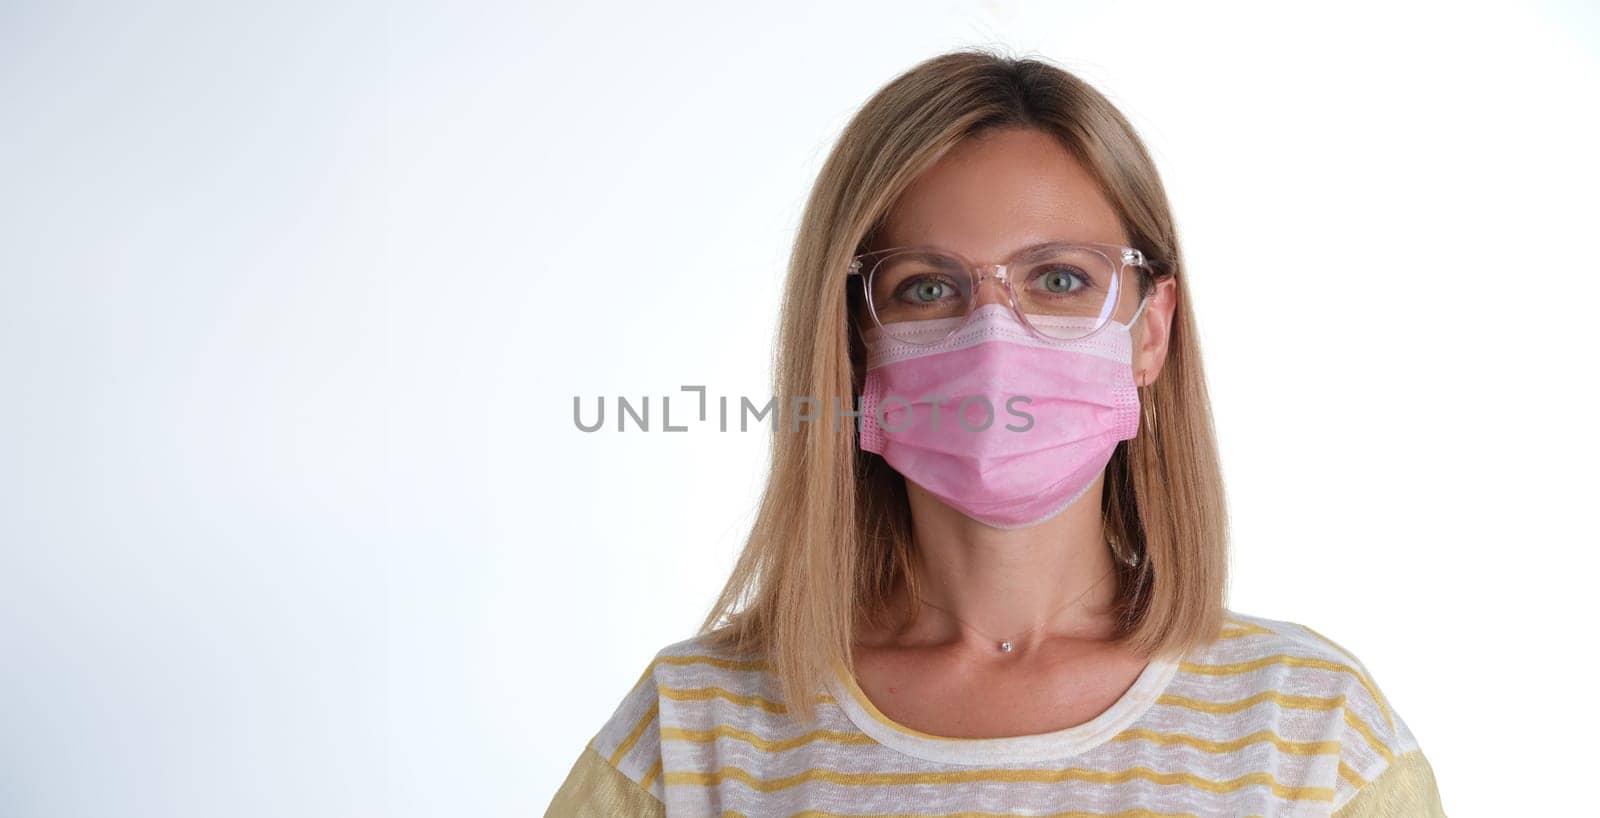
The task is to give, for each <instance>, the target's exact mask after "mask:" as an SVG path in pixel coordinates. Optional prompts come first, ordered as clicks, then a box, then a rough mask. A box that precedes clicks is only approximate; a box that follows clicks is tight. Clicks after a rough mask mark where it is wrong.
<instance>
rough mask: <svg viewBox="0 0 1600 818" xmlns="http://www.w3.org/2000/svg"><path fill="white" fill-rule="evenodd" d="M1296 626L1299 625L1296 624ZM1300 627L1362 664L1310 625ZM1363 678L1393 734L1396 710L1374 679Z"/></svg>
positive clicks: (1363, 676)
mask: <svg viewBox="0 0 1600 818" xmlns="http://www.w3.org/2000/svg"><path fill="white" fill-rule="evenodd" d="M1296 624H1299V623H1296ZM1300 627H1302V628H1305V629H1306V632H1307V633H1310V634H1311V635H1312V636H1315V637H1317V638H1318V639H1321V640H1322V641H1324V642H1327V643H1328V644H1329V645H1331V646H1332V647H1333V649H1334V650H1337V651H1339V652H1340V653H1342V654H1344V655H1346V656H1348V657H1350V661H1351V662H1353V663H1356V664H1360V660H1358V659H1356V657H1355V654H1353V653H1351V652H1350V651H1348V650H1345V649H1344V648H1343V647H1341V646H1340V645H1339V643H1338V642H1335V641H1333V640H1332V639H1329V638H1328V637H1326V636H1323V635H1322V634H1320V633H1317V632H1316V631H1314V630H1312V629H1311V626H1310V625H1300ZM1361 676H1362V681H1363V683H1365V684H1366V685H1367V689H1368V690H1369V691H1371V692H1372V694H1373V697H1374V698H1376V699H1377V702H1378V709H1379V710H1381V711H1383V720H1384V721H1385V722H1387V723H1388V725H1389V730H1390V731H1391V732H1393V731H1394V710H1393V709H1392V708H1390V707H1389V700H1388V699H1387V698H1385V697H1384V695H1383V691H1382V690H1379V689H1378V686H1377V685H1376V684H1373V683H1372V679H1371V678H1370V677H1368V676H1367V675H1366V674H1364V673H1363V674H1362V675H1361Z"/></svg>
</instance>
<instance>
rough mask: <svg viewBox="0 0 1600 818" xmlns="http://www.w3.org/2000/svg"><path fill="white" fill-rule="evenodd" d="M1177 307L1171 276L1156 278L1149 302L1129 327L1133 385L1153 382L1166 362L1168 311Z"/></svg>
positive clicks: (1176, 296) (1168, 332)
mask: <svg viewBox="0 0 1600 818" xmlns="http://www.w3.org/2000/svg"><path fill="white" fill-rule="evenodd" d="M1177 306H1178V283H1177V281H1176V280H1174V279H1173V278H1172V276H1163V277H1161V278H1158V279H1156V282H1155V288H1154V289H1153V290H1151V292H1150V301H1149V302H1148V303H1146V304H1145V305H1144V312H1143V313H1141V314H1140V315H1139V320H1138V321H1136V322H1134V325H1133V328H1132V329H1133V382H1134V383H1135V384H1136V385H1138V386H1149V385H1150V384H1152V383H1155V380H1156V378H1157V377H1158V376H1159V375H1160V374H1161V365H1162V363H1163V362H1165V361H1166V360H1167V342H1168V341H1170V340H1171V338H1172V311H1173V309H1175V308H1176V307H1177Z"/></svg>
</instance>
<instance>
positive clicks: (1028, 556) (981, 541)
mask: <svg viewBox="0 0 1600 818" xmlns="http://www.w3.org/2000/svg"><path fill="white" fill-rule="evenodd" d="M906 489H907V495H908V497H909V500H910V504H911V516H912V536H913V538H914V540H915V542H916V547H915V548H914V549H913V551H912V554H913V556H912V559H914V560H915V561H916V563H917V564H916V570H917V571H918V572H919V576H920V577H921V578H922V580H923V582H922V587H921V596H922V599H923V600H925V601H926V602H928V603H931V604H920V603H919V604H918V605H917V615H916V618H915V620H914V621H913V622H912V623H911V624H910V625H909V626H906V627H904V628H903V629H902V630H901V631H900V632H899V633H898V634H897V635H896V637H895V638H894V641H895V642H897V643H899V644H901V645H907V646H909V645H928V646H932V645H941V646H950V647H959V648H962V649H965V648H968V647H970V648H972V649H974V650H981V651H983V652H985V653H994V652H995V650H996V642H997V641H999V640H1009V641H1011V642H1012V643H1013V646H1014V650H1016V651H1021V652H1029V651H1030V649H1034V648H1038V647H1039V646H1040V645H1041V644H1043V643H1045V642H1047V641H1050V640H1052V639H1063V638H1065V639H1077V640H1091V641H1101V640H1105V639H1109V638H1110V637H1111V635H1112V634H1113V633H1114V625H1115V623H1114V622H1113V620H1112V617H1111V613H1110V607H1111V604H1112V602H1113V601H1114V600H1115V597H1116V592H1117V578H1116V576H1115V573H1114V569H1115V565H1116V563H1115V560H1114V558H1113V557H1112V555H1111V552H1110V549H1109V548H1108V546H1107V545H1106V542H1105V534H1104V530H1103V522H1102V520H1101V516H1100V492H1101V481H1100V480H1096V482H1095V483H1094V485H1092V486H1091V487H1090V488H1089V490H1087V491H1085V492H1084V494H1083V496H1082V497H1080V498H1078V500H1077V502H1074V503H1073V504H1072V505H1071V506H1070V507H1068V508H1067V509H1066V510H1065V511H1063V512H1061V513H1060V514H1057V515H1056V516H1055V517H1052V518H1050V519H1049V520H1046V521H1044V522H1042V523H1040V524H1038V525H1035V526H1031V527H1028V528H1021V529H997V528H992V527H990V526H986V525H984V524H982V523H979V522H977V521H976V520H973V519H971V518H969V517H967V516H966V515H963V514H962V513H960V512H959V511H956V510H955V509H953V508H951V507H949V506H947V505H945V504H944V503H943V502H941V501H939V500H938V499H937V498H935V497H933V496H932V495H930V494H928V493H927V492H925V491H923V490H922V489H921V488H919V487H917V486H916V485H915V484H913V483H909V482H908V483H907V485H906ZM901 590H902V592H903V591H904V589H903V588H902V589H901ZM934 605H937V606H938V607H937V608H936V607H933V606H934ZM958 643H967V644H958Z"/></svg>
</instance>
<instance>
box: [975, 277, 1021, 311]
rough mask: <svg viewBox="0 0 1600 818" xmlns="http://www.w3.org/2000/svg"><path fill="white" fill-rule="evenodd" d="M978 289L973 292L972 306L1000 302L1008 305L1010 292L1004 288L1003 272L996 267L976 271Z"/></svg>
mask: <svg viewBox="0 0 1600 818" xmlns="http://www.w3.org/2000/svg"><path fill="white" fill-rule="evenodd" d="M978 274H979V276H980V278H979V279H978V289H977V291H976V292H974V293H973V303H972V308H973V309H977V308H979V307H982V306H984V305H985V304H1000V305H1003V306H1010V304H1011V293H1010V292H1008V291H1007V290H1006V280H1005V272H1004V271H1003V270H1001V269H999V268H998V267H988V268H985V269H980V270H979V271H978Z"/></svg>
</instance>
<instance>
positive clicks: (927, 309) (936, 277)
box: [849, 241, 1154, 344]
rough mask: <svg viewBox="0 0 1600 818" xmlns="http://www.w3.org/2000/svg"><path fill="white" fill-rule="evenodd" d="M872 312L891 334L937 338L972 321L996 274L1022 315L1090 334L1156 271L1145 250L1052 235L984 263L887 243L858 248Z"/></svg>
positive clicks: (1051, 333)
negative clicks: (865, 249)
mask: <svg viewBox="0 0 1600 818" xmlns="http://www.w3.org/2000/svg"><path fill="white" fill-rule="evenodd" d="M849 274H850V275H853V276H859V277H860V278H861V283H862V293H863V294H864V295H865V297H866V306H867V312H868V313H869V314H870V315H871V317H872V321H873V323H874V324H875V325H876V326H877V327H878V328H879V329H880V330H882V331H883V333H884V334H885V335H888V336H890V337H893V338H895V339H897V340H901V341H905V342H907V343H914V344H931V343H937V342H939V341H941V340H944V339H945V338H947V337H949V336H950V335H951V334H953V333H954V332H955V331H956V330H957V329H960V328H961V326H962V325H963V324H965V323H966V319H967V316H969V315H971V313H972V311H973V310H975V309H976V308H977V304H978V288H979V287H980V286H981V285H982V284H983V281H984V279H989V278H992V279H995V280H996V281H997V282H998V283H999V285H1000V286H1001V287H1002V288H1003V289H1004V290H1005V293H1006V299H1007V301H1008V302H1009V303H1010V306H1011V309H1012V311H1013V312H1015V313H1016V315H1017V317H1018V319H1020V320H1021V321H1022V323H1023V324H1024V325H1025V326H1027V327H1028V328H1029V329H1030V330H1032V331H1033V332H1035V333H1037V334H1039V335H1041V336H1044V337H1046V338H1054V339H1059V340H1071V339H1074V338H1082V337H1084V336H1087V335H1091V334H1093V333H1095V332H1097V331H1099V329H1100V328H1101V327H1103V326H1105V325H1106V323H1107V322H1108V321H1110V320H1111V316H1112V314H1113V313H1114V312H1115V311H1116V309H1117V303H1118V299H1119V297H1120V296H1121V294H1122V293H1124V292H1127V291H1129V290H1131V291H1132V292H1135V293H1137V292H1139V285H1140V284H1141V279H1140V276H1153V275H1154V270H1153V268H1152V267H1151V265H1150V263H1149V262H1148V261H1146V259H1145V256H1144V253H1142V252H1140V251H1139V250H1136V249H1134V248H1132V247H1123V246H1121V245H1116V244H1101V243H1094V242H1067V241H1052V242H1045V243H1043V244H1036V245H1032V246H1029V247H1024V248H1023V249H1021V250H1019V251H1017V252H1016V253H1014V254H1012V256H1011V257H1010V258H1007V259H1006V260H1005V261H1002V262H999V263H997V264H977V263H975V262H973V261H972V260H971V259H968V258H966V257H965V256H962V255H961V254H959V253H956V252H955V251H952V250H944V249H941V248H938V247H934V246H931V245H917V246H907V247H888V248H884V249H882V250H873V251H871V252H867V253H861V254H858V255H856V256H855V257H853V258H852V259H851V260H850V268H849Z"/></svg>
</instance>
